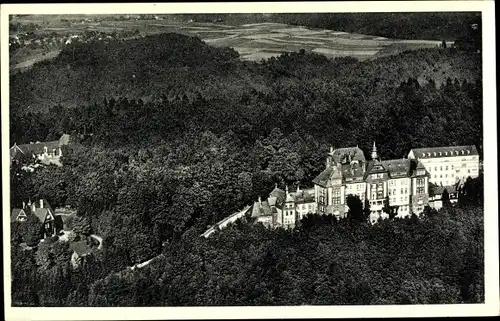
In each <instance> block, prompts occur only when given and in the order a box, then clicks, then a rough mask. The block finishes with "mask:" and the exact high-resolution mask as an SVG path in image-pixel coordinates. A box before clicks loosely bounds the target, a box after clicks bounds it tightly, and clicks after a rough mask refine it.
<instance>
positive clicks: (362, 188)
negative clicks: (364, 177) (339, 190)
mask: <svg viewBox="0 0 500 321" xmlns="http://www.w3.org/2000/svg"><path fill="white" fill-rule="evenodd" d="M344 194H345V196H346V198H347V196H348V195H357V196H358V197H359V199H360V200H361V202H363V204H364V202H365V195H366V183H365V182H356V183H349V184H346V185H345V191H344Z"/></svg>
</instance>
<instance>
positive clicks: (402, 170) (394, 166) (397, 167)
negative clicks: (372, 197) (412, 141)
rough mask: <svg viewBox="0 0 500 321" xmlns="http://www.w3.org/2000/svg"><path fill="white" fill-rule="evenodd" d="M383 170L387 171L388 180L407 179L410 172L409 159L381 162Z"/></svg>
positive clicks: (410, 163)
mask: <svg viewBox="0 0 500 321" xmlns="http://www.w3.org/2000/svg"><path fill="white" fill-rule="evenodd" d="M381 163H382V165H383V166H384V168H385V169H386V170H387V171H389V177H390V178H402V177H409V176H410V175H411V171H412V166H411V165H412V162H411V160H410V159H391V160H384V161H382V162H381Z"/></svg>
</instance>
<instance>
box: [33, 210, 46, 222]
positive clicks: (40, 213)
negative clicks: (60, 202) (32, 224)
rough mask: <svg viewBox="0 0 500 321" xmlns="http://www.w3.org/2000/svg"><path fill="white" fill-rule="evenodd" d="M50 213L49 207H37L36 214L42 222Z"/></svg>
mask: <svg viewBox="0 0 500 321" xmlns="http://www.w3.org/2000/svg"><path fill="white" fill-rule="evenodd" d="M49 213H50V212H49V210H48V209H47V208H37V209H35V213H34V214H35V216H36V217H37V218H38V220H39V221H40V222H41V223H44V222H45V219H46V218H47V215H50V214H49Z"/></svg>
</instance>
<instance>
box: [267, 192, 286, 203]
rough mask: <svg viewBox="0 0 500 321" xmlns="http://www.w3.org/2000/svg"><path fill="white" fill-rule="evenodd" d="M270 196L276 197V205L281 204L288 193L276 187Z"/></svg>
mask: <svg viewBox="0 0 500 321" xmlns="http://www.w3.org/2000/svg"><path fill="white" fill-rule="evenodd" d="M269 197H275V198H276V206H281V205H282V204H283V203H284V202H285V199H286V193H285V191H284V190H282V189H279V188H278V187H275V188H274V189H273V190H272V192H271V193H269Z"/></svg>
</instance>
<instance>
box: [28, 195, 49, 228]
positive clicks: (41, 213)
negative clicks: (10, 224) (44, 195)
mask: <svg viewBox="0 0 500 321" xmlns="http://www.w3.org/2000/svg"><path fill="white" fill-rule="evenodd" d="M33 205H34V207H35V210H34V211H33ZM31 209H32V211H31V212H32V213H33V214H35V216H36V217H37V218H38V220H39V221H40V222H41V223H44V222H45V218H46V217H47V214H50V215H51V216H52V217H54V210H52V207H51V206H50V204H49V202H47V200H46V199H43V208H41V207H40V201H38V202H34V203H33V204H31Z"/></svg>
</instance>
